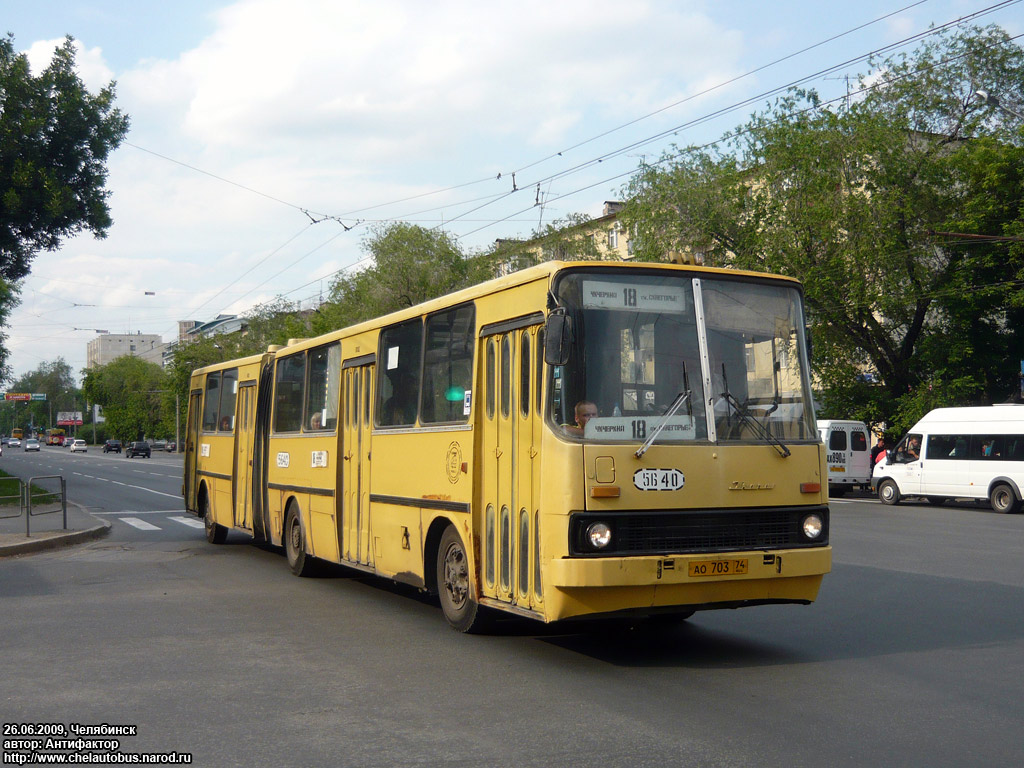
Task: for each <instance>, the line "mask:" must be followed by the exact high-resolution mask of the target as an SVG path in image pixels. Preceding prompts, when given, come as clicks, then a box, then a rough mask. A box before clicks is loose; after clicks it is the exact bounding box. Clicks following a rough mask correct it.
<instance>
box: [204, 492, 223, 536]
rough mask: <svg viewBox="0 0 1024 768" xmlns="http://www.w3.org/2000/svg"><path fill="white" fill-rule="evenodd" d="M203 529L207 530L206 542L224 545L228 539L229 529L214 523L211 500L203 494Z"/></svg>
mask: <svg viewBox="0 0 1024 768" xmlns="http://www.w3.org/2000/svg"><path fill="white" fill-rule="evenodd" d="M203 527H204V528H205V529H206V540H207V541H208V542H210V543H211V544H223V543H224V542H225V541H227V539H228V529H227V528H225V527H224V526H223V525H219V524H218V523H215V522H214V521H213V511H212V510H211V509H210V500H209V498H207V496H206V494H203Z"/></svg>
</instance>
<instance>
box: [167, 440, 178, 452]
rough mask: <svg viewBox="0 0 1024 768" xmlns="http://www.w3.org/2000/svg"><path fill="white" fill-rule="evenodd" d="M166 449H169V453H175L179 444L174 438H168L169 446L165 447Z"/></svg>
mask: <svg viewBox="0 0 1024 768" xmlns="http://www.w3.org/2000/svg"><path fill="white" fill-rule="evenodd" d="M164 450H165V451H167V452H168V453H174V452H175V451H177V450H178V444H177V443H176V442H174V441H173V440H168V441H167V446H166V447H165V448H164Z"/></svg>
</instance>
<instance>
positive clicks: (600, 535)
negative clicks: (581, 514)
mask: <svg viewBox="0 0 1024 768" xmlns="http://www.w3.org/2000/svg"><path fill="white" fill-rule="evenodd" d="M587 541H588V542H589V543H590V546H592V547H593V548H594V549H604V548H605V547H607V546H608V545H609V544H610V543H611V541H612V529H611V528H609V527H608V526H607V525H606V524H605V523H591V524H590V525H588V526H587Z"/></svg>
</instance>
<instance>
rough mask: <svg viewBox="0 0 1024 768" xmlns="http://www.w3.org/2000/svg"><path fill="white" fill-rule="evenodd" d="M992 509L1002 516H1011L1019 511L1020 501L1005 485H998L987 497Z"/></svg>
mask: <svg viewBox="0 0 1024 768" xmlns="http://www.w3.org/2000/svg"><path fill="white" fill-rule="evenodd" d="M988 500H989V503H990V504H991V505H992V509H993V510H995V511H996V512H1000V513H1002V514H1004V515H1005V514H1013V513H1014V512H1019V511H1020V499H1018V498H1017V494H1015V493H1014V492H1013V488H1011V487H1010V486H1009V485H1008V484H1007V483H998V484H997V485H995V486H994V487H993V488H992V492H991V493H990V494H989V496H988Z"/></svg>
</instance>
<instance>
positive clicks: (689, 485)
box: [184, 262, 831, 631]
mask: <svg viewBox="0 0 1024 768" xmlns="http://www.w3.org/2000/svg"><path fill="white" fill-rule="evenodd" d="M826 489H827V482H826V475H825V454H824V448H823V446H822V444H821V441H820V439H819V437H818V432H817V429H816V422H815V415H814V410H813V406H812V403H811V396H810V385H809V377H808V362H807V347H806V343H805V336H804V315H803V304H802V293H801V288H800V285H799V283H798V282H796V281H794V280H791V279H788V278H782V277H776V276H771V275H763V274H754V273H746V272H737V271H733V270H720V269H711V268H698V267H682V266H670V265H655V264H630V263H607V262H587V263H565V262H550V263H546V264H542V265H540V266H537V267H533V268H530V269H527V270H524V271H522V272H517V273H515V274H512V275H509V276H506V277H502V278H499V279H497V280H493V281H490V282H488V283H484V284H482V285H479V286H476V287H473V288H468V289H465V290H462V291H459V292H457V293H454V294H451V295H449V296H444V297H442V298H439V299H436V300H433V301H430V302H427V303H425V304H422V305H419V306H416V307H412V308H410V309H407V310H403V311H400V312H396V313H394V314H391V315H388V316H386V317H382V318H379V319H377V320H373V321H370V322H365V323H362V324H360V325H356V326H354V327H351V328H346V329H343V330H339V331H336V332H333V333H330V334H326V335H324V336H320V337H318V338H314V339H304V340H293V341H290V342H289V343H288V345H286V346H283V347H271V348H269V349H268V350H267V352H266V353H264V354H261V355H256V356H253V357H248V358H244V359H240V360H233V361H230V362H225V363H220V364H217V365H213V366H209V367H206V368H202V369H199V370H197V371H195V373H194V374H193V376H192V384H191V394H190V398H189V417H188V429H187V438H186V443H185V478H184V495H185V505H186V508H187V509H189V510H191V511H193V512H195V513H196V514H198V515H199V516H200V517H202V518H203V519H204V520H205V522H206V532H207V538H208V539H209V540H210V541H211V542H212V543H220V542H223V541H224V539H225V537H226V535H227V532H228V530H229V529H233V530H240V531H244V532H246V533H248V534H250V535H251V536H252V537H253V538H254V539H255V540H256V541H257V542H269V543H271V544H273V545H277V546H281V547H283V549H284V551H285V554H286V556H287V560H288V564H289V566H290V567H291V569H292V571H294V572H295V573H296V574H298V575H304V574H306V573H308V572H309V570H310V568H311V567H312V566H313V565H314V563H315V561H316V560H325V561H329V562H332V563H341V564H343V565H346V566H350V567H352V568H356V569H360V570H363V571H366V572H369V573H372V574H376V575H378V576H382V577H385V578H390V579H394V580H396V581H399V582H404V583H407V584H412V585H415V586H416V587H419V588H421V589H424V590H428V591H430V592H432V593H435V594H437V595H438V597H439V601H440V604H441V607H442V610H443V612H444V615H445V617H446V618H447V620H448V621H449V622H450V623H451V625H452V626H453V627H454V628H456V629H458V630H461V631H475V630H479V629H481V628H482V627H483V626H484V625H485V624H486V623H487V621H488V619H490V618H493V617H494V616H495V615H496V613H495V612H496V611H505V612H509V613H514V614H517V615H520V616H526V617H531V618H534V619H537V620H540V621H544V622H551V621H557V620H561V619H568V618H573V617H588V616H602V617H603V616H650V615H656V614H676V615H681V616H686V615H689V614H692V613H693V612H694V611H697V610H705V609H713V608H737V607H741V606H750V605H762V604H767V603H810V602H812V601H813V600H814V599H815V598H816V596H817V593H818V588H819V586H820V584H821V580H822V577H823V575H824V574H825V573H827V572H828V571H829V570H830V568H831V547H830V546H829V514H828V505H827V497H826Z"/></svg>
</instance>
